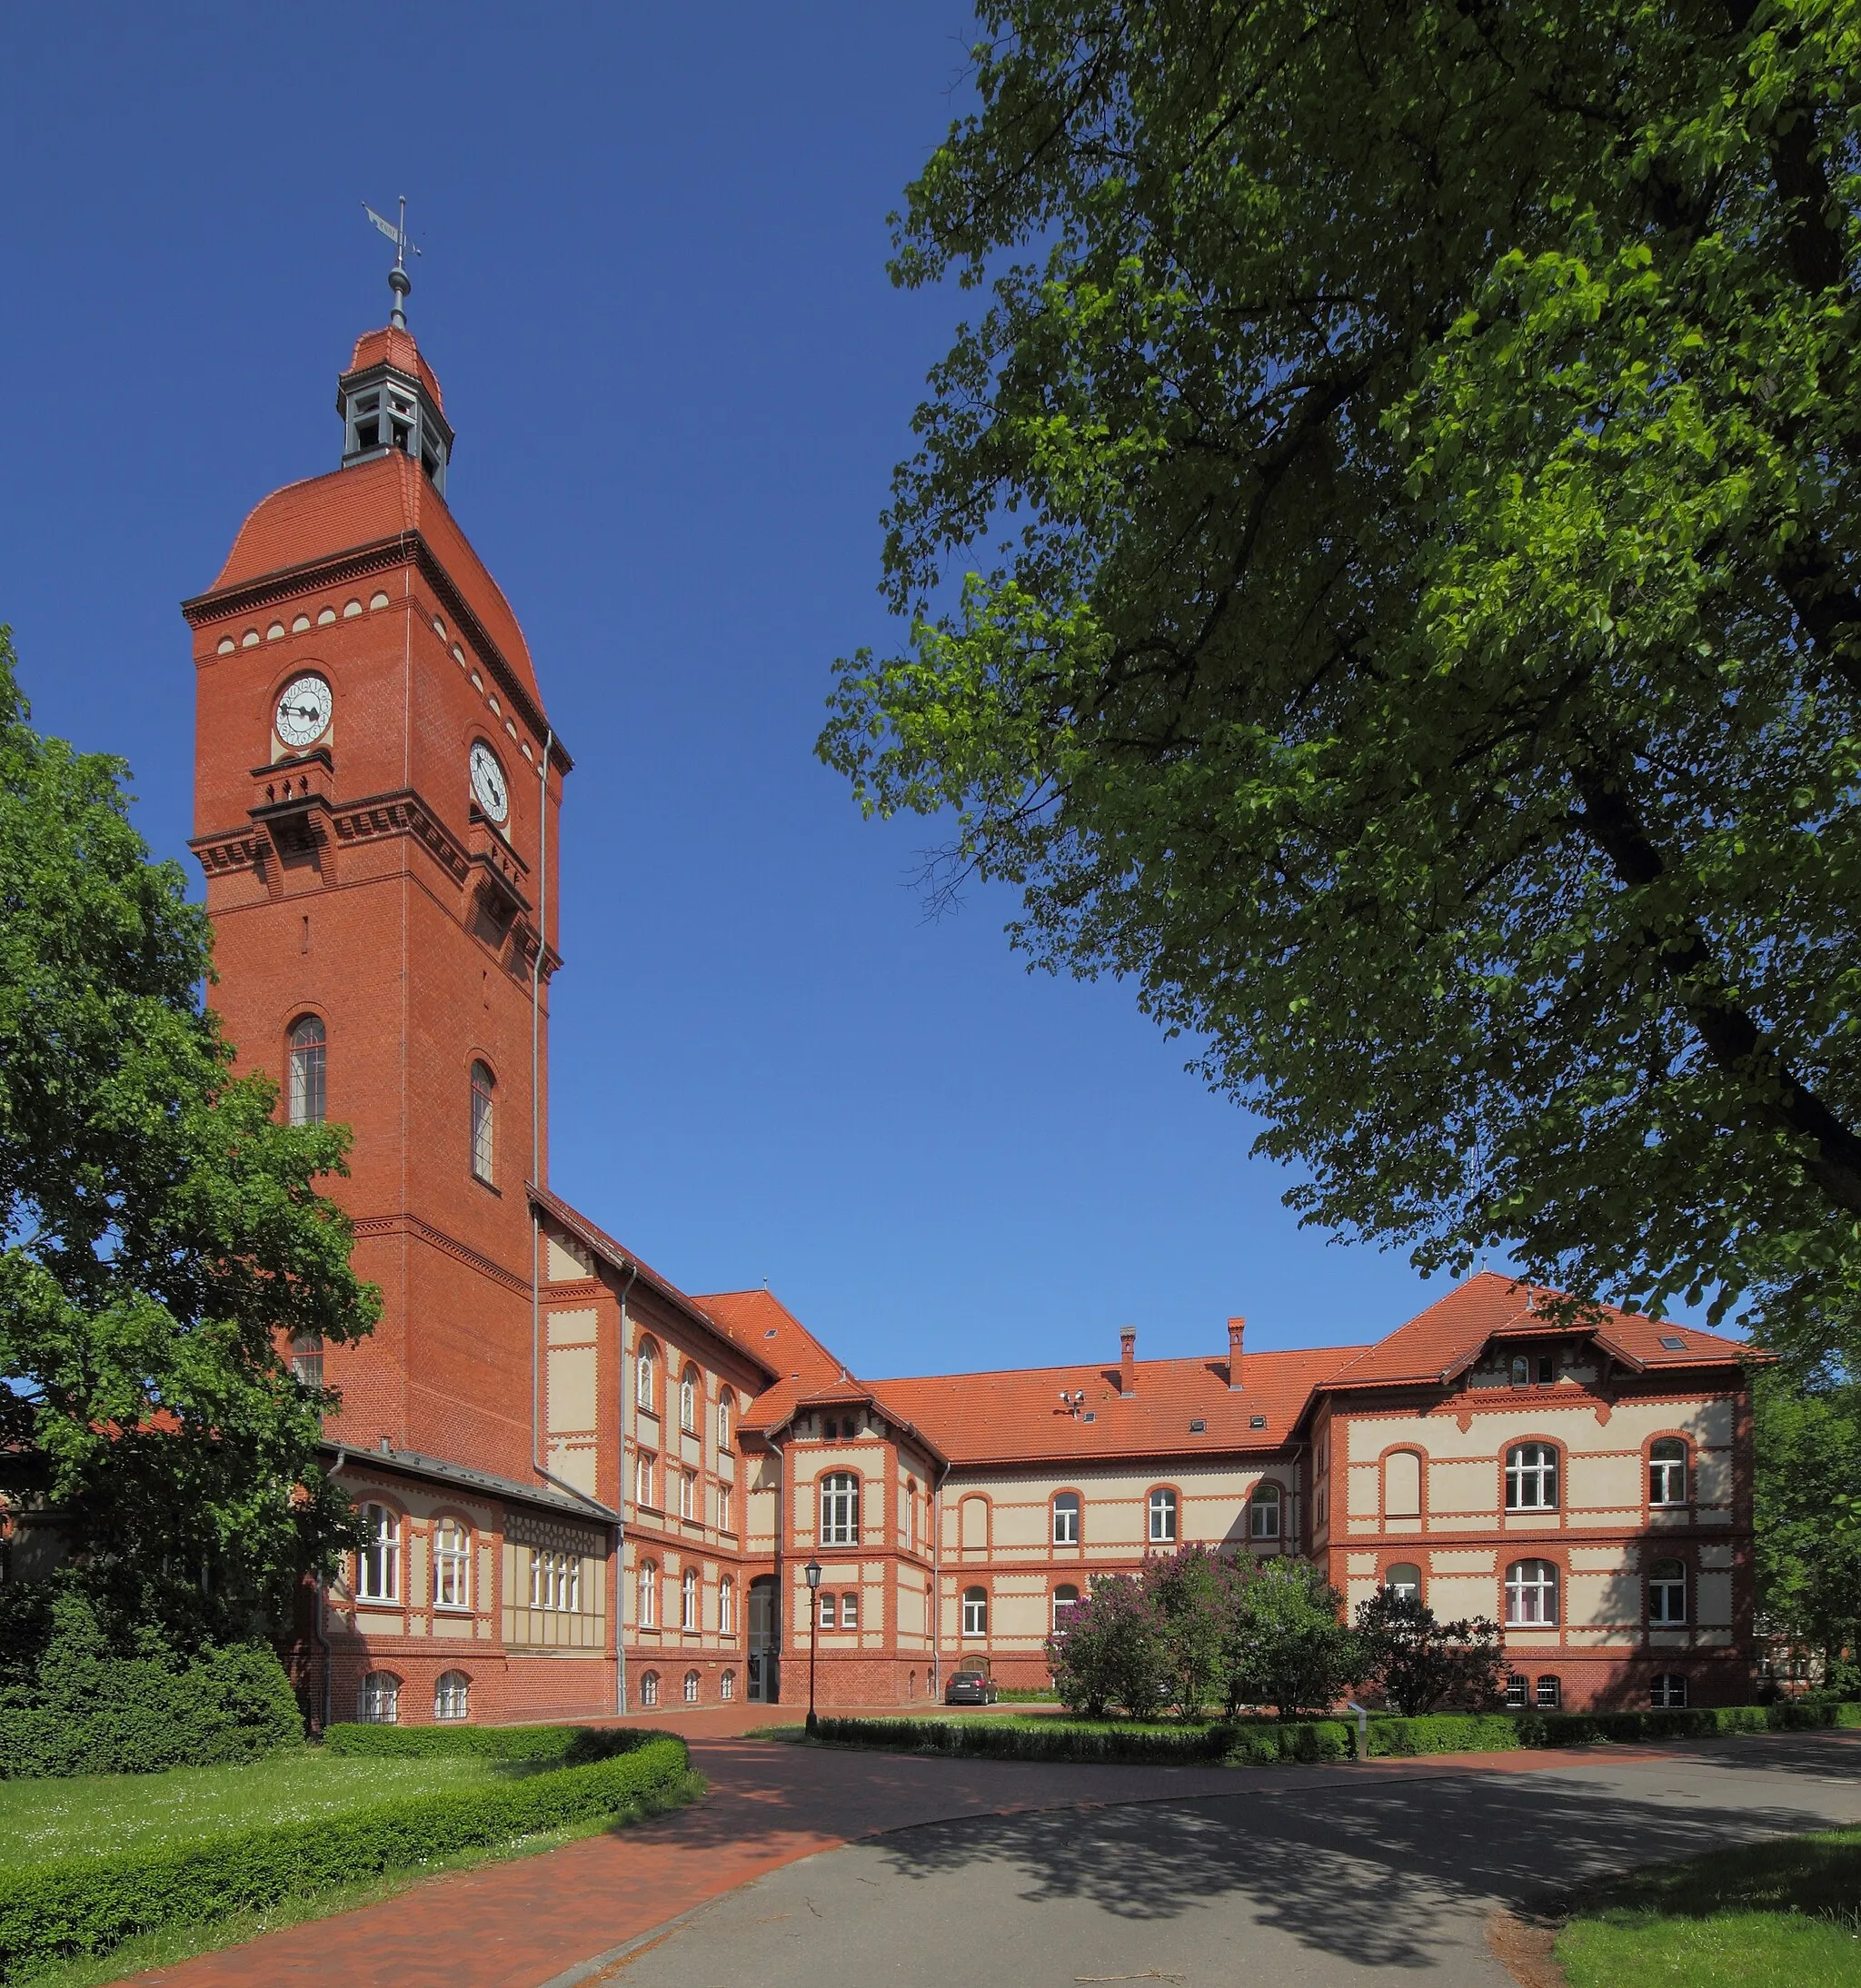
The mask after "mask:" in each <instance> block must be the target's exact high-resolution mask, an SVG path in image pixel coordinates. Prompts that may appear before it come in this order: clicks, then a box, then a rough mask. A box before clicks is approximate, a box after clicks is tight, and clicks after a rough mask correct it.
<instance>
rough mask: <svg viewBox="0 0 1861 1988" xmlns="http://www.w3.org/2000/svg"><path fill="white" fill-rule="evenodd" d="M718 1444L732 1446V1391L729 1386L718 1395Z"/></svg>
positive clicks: (723, 1447) (724, 1446)
mask: <svg viewBox="0 0 1861 1988" xmlns="http://www.w3.org/2000/svg"><path fill="white" fill-rule="evenodd" d="M717 1446H718V1447H719V1448H720V1449H728V1448H729V1447H730V1446H731V1391H730V1389H729V1388H728V1387H726V1388H725V1389H724V1391H723V1392H722V1394H721V1395H720V1396H719V1397H717Z"/></svg>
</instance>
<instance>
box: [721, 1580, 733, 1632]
mask: <svg viewBox="0 0 1861 1988" xmlns="http://www.w3.org/2000/svg"><path fill="white" fill-rule="evenodd" d="M717 1633H718V1635H721V1636H733V1635H736V1633H737V1584H736V1583H735V1582H734V1581H733V1580H731V1577H730V1575H728V1574H726V1575H724V1577H723V1579H722V1580H721V1581H720V1582H719V1583H718V1584H717Z"/></svg>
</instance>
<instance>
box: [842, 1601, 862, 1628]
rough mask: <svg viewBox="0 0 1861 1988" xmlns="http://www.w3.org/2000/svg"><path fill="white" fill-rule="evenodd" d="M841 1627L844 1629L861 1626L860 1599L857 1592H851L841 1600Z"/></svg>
mask: <svg viewBox="0 0 1861 1988" xmlns="http://www.w3.org/2000/svg"><path fill="white" fill-rule="evenodd" d="M840 1625H841V1628H842V1629H857V1628H858V1627H859V1626H860V1597H859V1595H858V1594H857V1593H856V1592H849V1593H848V1594H845V1595H841V1598H840Z"/></svg>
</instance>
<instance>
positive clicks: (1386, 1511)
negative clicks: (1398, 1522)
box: [1383, 1449, 1421, 1518]
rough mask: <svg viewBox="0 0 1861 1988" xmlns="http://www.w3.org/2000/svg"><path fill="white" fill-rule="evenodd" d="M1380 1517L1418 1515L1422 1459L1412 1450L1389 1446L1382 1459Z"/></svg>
mask: <svg viewBox="0 0 1861 1988" xmlns="http://www.w3.org/2000/svg"><path fill="white" fill-rule="evenodd" d="M1383 1516H1384V1517H1385V1518H1419V1517H1420V1516H1421V1458H1420V1457H1419V1456H1418V1455H1417V1454H1416V1452H1415V1451H1414V1450H1412V1449H1392V1450H1391V1451H1390V1452H1389V1454H1388V1456H1386V1457H1384V1459H1383Z"/></svg>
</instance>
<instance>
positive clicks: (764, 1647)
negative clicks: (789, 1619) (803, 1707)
mask: <svg viewBox="0 0 1861 1988" xmlns="http://www.w3.org/2000/svg"><path fill="white" fill-rule="evenodd" d="M749 1625H750V1695H751V1698H753V1699H755V1700H756V1701H757V1702H758V1703H759V1704H761V1705H774V1704H776V1703H777V1702H778V1701H779V1700H780V1698H781V1657H780V1656H779V1655H777V1654H776V1653H777V1652H778V1651H779V1650H780V1649H781V1610H780V1609H779V1608H778V1607H777V1606H776V1598H775V1576H774V1575H772V1574H759V1575H757V1576H756V1578H755V1579H754V1580H753V1581H751V1583H750V1615H749Z"/></svg>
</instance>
